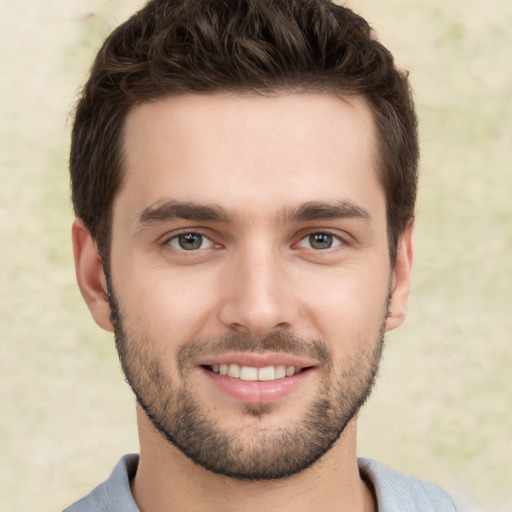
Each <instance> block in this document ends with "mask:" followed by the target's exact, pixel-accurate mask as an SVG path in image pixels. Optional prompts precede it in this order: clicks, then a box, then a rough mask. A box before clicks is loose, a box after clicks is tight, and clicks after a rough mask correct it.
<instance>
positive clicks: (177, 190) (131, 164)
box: [114, 93, 383, 215]
mask: <svg viewBox="0 0 512 512" xmlns="http://www.w3.org/2000/svg"><path fill="white" fill-rule="evenodd" d="M123 149H124V156H125V176H124V182H123V187H122V188H121V190H120V192H119V194H118V196H117V197H116V200H115V202H114V215H115V211H116V207H123V209H124V211H125V213H128V212H129V211H132V212H133V213H134V215H135V214H136V213H137V212H140V211H142V210H143V209H145V208H147V207H149V206H151V205H152V204H155V203H156V202H158V201H164V200H168V199H172V200H177V201H193V202H199V203H209V204H212V203H214V204H220V205H221V206H222V207H223V208H225V209H227V210H233V211H235V212H236V213H240V214H242V215H243V214H244V213H246V214H247V215H254V214H255V211H256V210H258V211H260V210H261V209H262V208H266V209H267V211H269V210H276V209H277V208H280V209H282V208H283V207H287V206H290V207H293V205H294V204H295V203H300V202H305V201H325V200H339V199H342V200H344V199H349V200H351V201H352V202H358V201H363V202H364V201H370V202H371V201H372V200H373V199H372V198H371V197H370V196H371V194H376V193H377V194H378V195H380V196H382V195H383V191H382V190H381V187H380V185H379V180H378V179H377V157H376V143H375V130H374V123H373V119H372V114H371V111H370V109H369V107H368V106H367V104H366V102H365V101H364V100H363V99H361V98H359V97H349V98H347V99H340V98H337V97H334V96H332V95H328V94H279V95H276V96H260V95H256V94H244V95H241V94H227V93H226V94H220V93H218V94H212V95H192V94H190V95H182V96H175V97H168V98H163V99H159V100H156V101H154V102H151V103H144V104H141V105H138V106H136V107H134V108H133V109H132V110H131V111H130V113H129V114H128V116H127V120H126V124H125V130H124V148H123Z"/></svg>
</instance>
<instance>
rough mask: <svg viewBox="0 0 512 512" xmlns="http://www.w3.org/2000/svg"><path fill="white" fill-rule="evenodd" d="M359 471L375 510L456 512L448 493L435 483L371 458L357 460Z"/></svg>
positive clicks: (393, 511) (391, 511) (380, 511)
mask: <svg viewBox="0 0 512 512" xmlns="http://www.w3.org/2000/svg"><path fill="white" fill-rule="evenodd" d="M358 465H359V472H360V473H361V476H362V478H363V479H364V480H366V481H367V482H368V483H370V484H371V485H372V486H373V488H374V490H375V495H376V498H377V503H378V511H379V512H395V511H397V510H404V511H405V510H407V511H408V512H456V508H455V505H454V504H453V501H452V499H451V498H450V496H449V495H448V494H447V493H446V492H445V491H443V489H441V488H440V487H438V486H437V485H434V484H431V483H429V482H425V481H423V480H420V479H419V478H415V477H413V476H410V475H405V474H403V473H398V472H397V471H394V470H392V469H390V468H388V467H387V466H385V465H384V464H381V463H380V462H377V461H375V460H371V459H364V458H359V459H358Z"/></svg>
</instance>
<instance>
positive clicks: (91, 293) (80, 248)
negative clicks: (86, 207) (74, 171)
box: [71, 219, 114, 332]
mask: <svg viewBox="0 0 512 512" xmlns="http://www.w3.org/2000/svg"><path fill="white" fill-rule="evenodd" d="M71 238H72V241H73V255H74V257H75V272H76V280H77V281H78V286H79V288H80V292H81V293H82V297H83V298H84V300H85V302H86V304H87V307H88V308H89V311H90V312H91V314H92V317H93V318H94V320H95V321H96V323H97V324H98V325H99V326H100V327H101V328H103V329H105V330H106V331H111V332H112V331H113V330H114V329H113V327H112V323H111V322H110V307H109V304H108V300H107V280H106V278H105V273H104V272H103V264H102V262H101V258H100V255H99V253H98V250H97V248H96V243H95V242H94V240H93V238H92V236H91V233H90V232H89V230H88V229H87V228H86V227H85V225H84V223H83V222H82V221H81V220H80V219H75V221H74V222H73V226H72V228H71Z"/></svg>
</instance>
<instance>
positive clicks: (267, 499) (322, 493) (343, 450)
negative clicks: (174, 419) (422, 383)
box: [131, 407, 376, 512]
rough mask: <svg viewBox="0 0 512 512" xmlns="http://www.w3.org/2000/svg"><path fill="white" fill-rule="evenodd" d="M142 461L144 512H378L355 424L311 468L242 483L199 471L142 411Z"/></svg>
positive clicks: (139, 498) (139, 496) (138, 479)
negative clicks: (361, 463) (361, 466)
mask: <svg viewBox="0 0 512 512" xmlns="http://www.w3.org/2000/svg"><path fill="white" fill-rule="evenodd" d="M137 417H138V424H139V437H140V461H139V467H138V470H137V474H136V476H135V478H134V479H133V481H132V484H131V487H132V492H133V495H134V498H135V501H136V502H137V505H138V506H139V508H140V510H141V512H146V511H151V512H185V511H187V512H192V511H199V510H206V509H208V510H209V511H210V512H231V511H233V512H234V511H235V510H236V511H237V512H244V511H251V512H267V511H268V510H271V509H277V510H279V511H281V512H288V511H290V512H291V511H292V510H293V512H300V511H303V510H304V511H306V510H307V511H311V510H315V511H318V512H323V511H333V510H335V511H340V512H341V511H347V512H348V511H350V512H374V511H375V510H376V507H375V502H374V498H373V494H372V491H371V490H370V489H369V488H368V486H367V485H366V484H365V482H364V481H363V480H362V479H361V477H360V475H359V471H358V467H357V457H356V418H354V419H353V420H352V421H351V422H350V423H349V424H348V425H347V427H346V428H345V430H344V432H343V434H342V436H341V437H340V439H339V440H338V441H337V442H336V443H335V445H334V446H333V448H331V450H329V452H328V453H326V454H325V455H324V456H323V457H322V459H321V460H319V461H318V462H317V463H316V464H314V465H313V466H312V467H310V468H308V469H306V470H305V471H303V472H302V473H299V474H297V475H294V476H292V477H288V478H284V479H280V480H272V481H255V482H248V481H241V480H236V479H234V478H230V477H225V476H222V475H217V474H215V473H212V472H210V471H208V470H205V469H203V468H202V467H200V466H198V465H196V464H195V463H194V462H192V461H191V460H190V459H189V458H188V457H186V456H185V455H183V454H182V453H181V451H180V450H178V449H177V448H176V447H174V446H172V445H171V444H170V443H168V442H167V441H166V440H164V439H163V438H162V437H161V435H160V434H159V433H158V431H157V430H156V429H155V428H154V426H153V425H152V424H151V422H150V421H149V419H148V418H147V417H146V415H145V414H144V412H142V410H140V407H138V410H137Z"/></svg>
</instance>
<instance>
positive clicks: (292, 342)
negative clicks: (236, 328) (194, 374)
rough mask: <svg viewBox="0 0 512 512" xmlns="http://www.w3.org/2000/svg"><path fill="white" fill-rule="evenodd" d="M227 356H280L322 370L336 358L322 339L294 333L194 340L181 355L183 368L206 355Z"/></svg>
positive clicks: (180, 361)
mask: <svg viewBox="0 0 512 512" xmlns="http://www.w3.org/2000/svg"><path fill="white" fill-rule="evenodd" d="M226 352H255V353H264V352H280V353H286V354H290V355H294V356H299V357H300V356H302V357H308V358H312V359H316V360H318V361H319V362H320V363H321V364H322V366H324V367H326V368H328V367H330V366H331V365H332V359H333V358H332V354H331V351H330V350H329V349H328V347H327V345H326V344H325V343H324V342H323V341H322V340H320V339H308V338H304V337H302V336H298V335H296V334H294V333H291V332H283V331H278V332H275V333H268V334H265V335H264V336H258V337H255V336H250V335H248V334H242V333H234V334H230V335H227V336H223V337H221V338H208V339H203V340H194V341H192V342H190V343H187V344H184V345H182V346H181V347H180V348H179V350H178V353H177V360H178V366H179V368H186V367H187V366H188V365H189V364H190V363H191V362H193V361H195V360H197V359H199V358H200V357H202V356H205V355H213V356H215V355H221V354H223V353H226Z"/></svg>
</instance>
